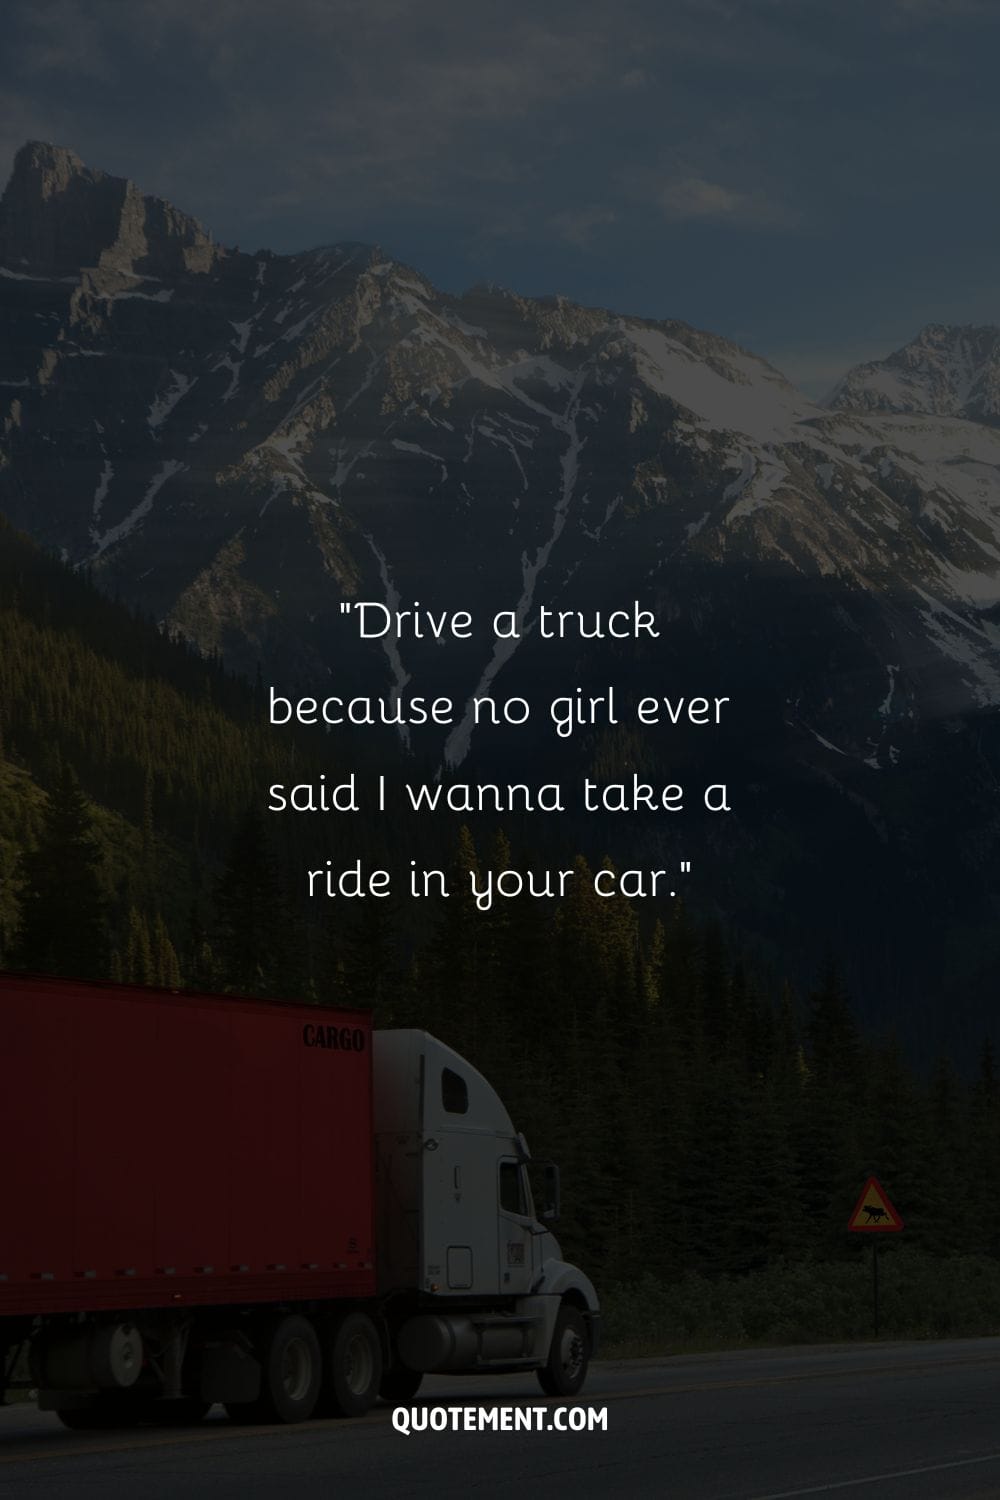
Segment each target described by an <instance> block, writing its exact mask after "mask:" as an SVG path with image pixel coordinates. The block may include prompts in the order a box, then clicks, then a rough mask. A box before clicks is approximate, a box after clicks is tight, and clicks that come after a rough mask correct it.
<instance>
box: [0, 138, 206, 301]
mask: <svg viewBox="0 0 1000 1500" xmlns="http://www.w3.org/2000/svg"><path fill="white" fill-rule="evenodd" d="M223 253H224V252H222V251H221V250H220V248H219V247H218V246H217V245H215V243H214V242H213V240H212V238H211V236H210V235H209V234H208V233H207V232H206V231H205V229H203V228H202V226H201V224H199V223H198V221H197V220H196V219H193V218H190V217H189V216H188V215H186V214H182V213H179V212H178V210H177V209H175V208H174V207H173V206H172V205H171V204H169V203H166V202H164V201H163V200H162V199H160V198H152V197H145V196H144V195H143V194H142V193H140V191H139V190H138V188H137V187H136V186H135V184H134V183H131V182H129V181H128V180H127V179H126V178H124V177H112V176H110V175H109V174H108V173H106V172H99V171H94V170H92V169H91V168H89V167H87V166H86V165H85V164H84V163H83V161H81V159H80V157H79V156H77V154H76V152H74V151H70V150H67V149H66V148H65V147H63V146H55V145H52V144H51V143H50V142H48V141H28V142H27V143H26V144H25V145H24V146H22V147H21V149H20V150H19V151H18V153H17V156H16V157H15V159H14V168H13V172H12V173H11V177H10V181H9V182H8V184H7V187H6V190H5V191H4V194H3V197H2V199H0V263H2V264H3V265H4V266H6V267H7V268H8V269H10V270H12V271H14V272H20V271H22V270H23V269H24V268H27V267H30V269H31V274H32V275H39V274H43V275H51V276H60V275H70V274H74V273H77V272H79V271H80V270H81V269H83V268H90V269H99V270H107V271H119V272H131V273H133V274H139V275H153V276H155V275H159V276H162V275H175V274H179V273H183V272H185V271H195V272H198V271H207V270H209V269H210V267H211V266H212V264H213V263H214V262H215V260H216V259H218V257H219V256H220V255H221V254H223Z"/></svg>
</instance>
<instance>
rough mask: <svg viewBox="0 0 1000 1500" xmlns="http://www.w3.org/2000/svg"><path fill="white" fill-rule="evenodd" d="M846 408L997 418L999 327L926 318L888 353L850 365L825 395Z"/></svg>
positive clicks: (985, 419) (989, 420)
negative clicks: (961, 325)
mask: <svg viewBox="0 0 1000 1500" xmlns="http://www.w3.org/2000/svg"><path fill="white" fill-rule="evenodd" d="M829 404H830V405H831V406H836V407H841V408H843V409H845V410H848V411H872V412H919V413H922V414H924V415H927V416H935V417H967V418H968V419H969V420H970V421H973V422H985V423H988V424H989V425H991V426H995V425H996V424H997V423H998V422H1000V329H998V328H989V327H987V328H974V327H966V328H955V327H948V326H946V325H944V324H941V323H929V324H928V325H927V327H926V328H923V329H921V331H920V333H918V334H917V337H916V338H915V339H913V340H912V341H911V342H910V343H909V344H905V345H904V346H903V348H902V349H897V350H896V351H895V353H894V354H890V355H889V357H888V358H887V359H880V360H873V361H872V362H871V363H869V364H864V365H856V366H855V368H854V369H853V370H849V371H848V373H847V374H846V375H845V376H844V378H843V380H842V381H841V382H840V383H839V384H838V385H837V387H836V388H835V390H834V391H833V393H832V394H831V396H830V401H829Z"/></svg>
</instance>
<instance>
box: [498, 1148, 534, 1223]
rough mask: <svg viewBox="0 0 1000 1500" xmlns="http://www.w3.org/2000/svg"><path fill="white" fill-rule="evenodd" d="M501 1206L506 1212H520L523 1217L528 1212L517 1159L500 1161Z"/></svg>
mask: <svg viewBox="0 0 1000 1500" xmlns="http://www.w3.org/2000/svg"><path fill="white" fill-rule="evenodd" d="M500 1207H501V1208H502V1209H503V1211H504V1213H508V1214H520V1215H521V1216H522V1218H523V1217H524V1215H525V1214H526V1213H527V1212H528V1205H527V1203H526V1201H525V1197H524V1184H523V1182H522V1180H521V1168H520V1165H519V1164H518V1163H517V1162H516V1161H502V1162H501V1163H500Z"/></svg>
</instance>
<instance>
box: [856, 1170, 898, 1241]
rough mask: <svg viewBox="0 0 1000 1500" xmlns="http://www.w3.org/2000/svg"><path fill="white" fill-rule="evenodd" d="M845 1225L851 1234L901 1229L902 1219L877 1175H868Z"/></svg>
mask: <svg viewBox="0 0 1000 1500" xmlns="http://www.w3.org/2000/svg"><path fill="white" fill-rule="evenodd" d="M847 1227H848V1229H849V1230H850V1231H851V1233H852V1234H892V1233H894V1232H895V1231H896V1230H898V1229H902V1227H903V1221H902V1219H901V1218H900V1217H899V1214H898V1213H897V1212H896V1210H895V1209H894V1208H893V1206H892V1204H891V1203H890V1201H889V1194H888V1193H887V1192H886V1190H885V1188H884V1187H883V1186H882V1184H881V1183H880V1182H879V1180H878V1178H877V1177H869V1179H868V1181H867V1182H866V1183H865V1185H864V1187H863V1188H862V1189H861V1197H860V1198H859V1199H858V1201H857V1203H856V1204H855V1205H854V1212H853V1213H852V1214H851V1217H850V1219H849V1220H848V1222H847Z"/></svg>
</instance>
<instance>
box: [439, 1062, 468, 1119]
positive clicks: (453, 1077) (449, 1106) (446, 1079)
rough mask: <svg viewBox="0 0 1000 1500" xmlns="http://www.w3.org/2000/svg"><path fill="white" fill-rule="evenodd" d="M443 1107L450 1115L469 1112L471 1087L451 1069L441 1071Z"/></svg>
mask: <svg viewBox="0 0 1000 1500" xmlns="http://www.w3.org/2000/svg"><path fill="white" fill-rule="evenodd" d="M441 1107H442V1109H443V1110H444V1111H445V1113H446V1114H449V1115H464V1114H467V1113H468V1110H469V1085H468V1084H467V1083H466V1081H465V1079H464V1078H463V1077H462V1076H461V1074H460V1073H454V1072H452V1070H451V1068H442V1070H441Z"/></svg>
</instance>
